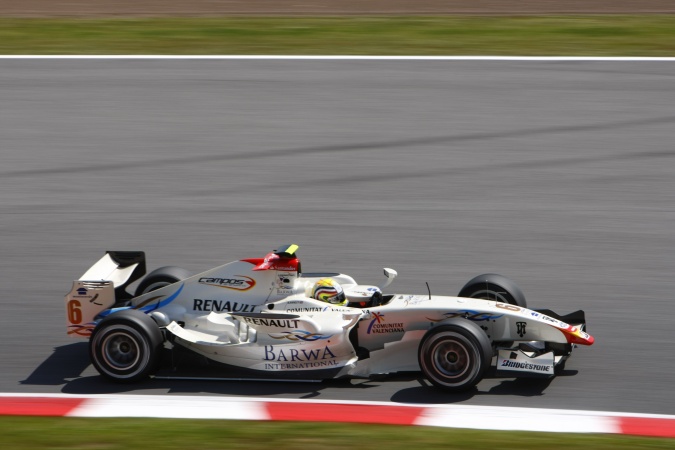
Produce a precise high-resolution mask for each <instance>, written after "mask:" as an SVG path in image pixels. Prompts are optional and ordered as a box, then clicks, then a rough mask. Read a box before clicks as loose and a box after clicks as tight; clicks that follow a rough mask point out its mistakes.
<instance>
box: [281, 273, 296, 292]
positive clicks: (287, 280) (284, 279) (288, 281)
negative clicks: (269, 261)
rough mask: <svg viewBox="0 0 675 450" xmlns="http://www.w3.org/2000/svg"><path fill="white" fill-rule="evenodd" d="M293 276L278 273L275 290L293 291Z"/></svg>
mask: <svg viewBox="0 0 675 450" xmlns="http://www.w3.org/2000/svg"><path fill="white" fill-rule="evenodd" d="M294 278H295V275H294V274H290V273H279V274H277V289H293V279H294Z"/></svg>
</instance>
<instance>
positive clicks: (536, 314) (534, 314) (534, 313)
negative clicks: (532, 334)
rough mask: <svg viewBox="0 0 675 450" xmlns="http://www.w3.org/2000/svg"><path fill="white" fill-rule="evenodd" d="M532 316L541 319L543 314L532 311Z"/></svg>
mask: <svg viewBox="0 0 675 450" xmlns="http://www.w3.org/2000/svg"><path fill="white" fill-rule="evenodd" d="M530 315H531V316H532V317H540V316H541V314H539V313H538V312H534V311H531V312H530Z"/></svg>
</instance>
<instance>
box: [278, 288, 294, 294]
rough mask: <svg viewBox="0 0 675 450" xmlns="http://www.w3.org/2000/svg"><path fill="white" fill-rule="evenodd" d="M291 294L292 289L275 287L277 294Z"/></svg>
mask: <svg viewBox="0 0 675 450" xmlns="http://www.w3.org/2000/svg"><path fill="white" fill-rule="evenodd" d="M291 294H293V290H292V289H277V295H291Z"/></svg>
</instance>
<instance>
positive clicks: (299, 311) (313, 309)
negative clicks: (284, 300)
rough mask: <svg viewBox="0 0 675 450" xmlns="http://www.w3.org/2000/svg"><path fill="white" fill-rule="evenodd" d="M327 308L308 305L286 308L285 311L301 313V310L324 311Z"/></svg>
mask: <svg viewBox="0 0 675 450" xmlns="http://www.w3.org/2000/svg"><path fill="white" fill-rule="evenodd" d="M327 309H328V306H326V307H325V308H316V307H310V308H286V312H289V313H290V312H295V313H303V312H322V311H326V310H327Z"/></svg>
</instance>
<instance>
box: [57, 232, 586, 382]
mask: <svg viewBox="0 0 675 450" xmlns="http://www.w3.org/2000/svg"><path fill="white" fill-rule="evenodd" d="M297 250H298V246H297V245H295V244H292V245H283V246H280V247H278V248H277V249H276V250H274V251H273V252H270V253H268V254H267V255H266V256H265V257H264V258H250V259H241V260H238V261H233V262H230V263H228V264H225V265H222V266H219V267H215V268H213V269H210V270H207V271H205V272H202V273H199V274H196V275H191V274H189V273H187V271H185V270H183V269H181V268H178V267H174V266H168V267H161V268H159V269H157V270H154V271H152V272H150V273H148V274H147V275H146V274H145V272H146V261H145V253H144V252H140V251H134V252H121V251H108V252H107V253H106V254H105V256H103V258H101V259H100V260H99V261H98V262H97V263H95V264H94V265H93V266H92V267H91V268H90V269H89V270H87V271H86V273H85V274H84V275H83V276H82V277H81V278H80V279H79V280H77V281H74V282H73V287H72V289H71V291H70V292H69V293H68V294H67V295H66V297H65V306H66V317H67V330H68V331H67V332H68V335H69V336H72V337H76V338H86V339H89V355H90V358H91V362H92V363H93V365H94V367H95V368H96V370H97V371H98V372H99V373H100V374H101V375H102V376H103V377H105V378H107V379H109V380H112V381H116V382H133V381H137V380H141V379H144V378H147V377H149V376H153V375H154V374H155V373H156V371H157V370H158V367H159V364H160V359H161V357H162V354H163V353H164V350H165V349H166V348H174V347H176V346H180V348H182V349H187V350H188V351H189V352H194V354H197V355H201V356H202V357H204V358H206V359H207V360H208V361H209V363H210V364H211V365H215V366H216V367H218V369H222V371H223V373H224V374H225V375H227V374H228V373H234V372H235V371H236V372H237V373H238V374H241V373H245V374H246V375H247V376H251V377H255V378H274V379H288V378H291V379H299V380H307V379H311V380H325V379H332V378H343V377H357V378H369V377H373V376H376V375H381V374H392V373H397V372H409V371H421V372H422V373H423V375H424V377H425V378H426V379H428V380H429V381H430V382H431V383H432V384H433V385H435V386H437V387H439V388H441V389H444V390H446V391H450V392H460V391H465V390H468V389H471V388H473V387H474V386H475V385H476V384H477V383H479V382H480V381H481V379H483V377H484V376H485V374H486V371H488V369H490V373H494V375H495V376H504V377H521V376H539V377H552V376H554V375H555V374H556V373H557V372H558V371H559V370H560V369H561V368H562V367H564V364H565V362H566V360H567V359H568V358H569V357H570V355H571V353H572V350H573V348H575V347H576V346H577V345H592V344H593V342H594V338H593V337H592V336H591V335H589V334H588V333H587V332H586V319H585V314H584V312H583V311H576V312H573V313H571V314H567V315H565V316H561V315H558V314H556V313H554V312H553V311H550V310H542V309H539V310H537V309H528V308H527V304H526V300H525V296H524V295H523V293H522V291H521V290H520V289H519V288H518V286H517V285H516V284H515V283H514V282H513V281H511V280H509V279H508V278H506V277H503V276H501V275H497V274H484V275H479V276H477V277H474V278H473V279H472V280H470V281H469V282H468V283H466V285H464V287H463V288H462V289H461V290H460V292H459V294H458V295H457V296H438V295H431V293H430V292H428V293H426V294H421V295H417V294H415V295H409V294H383V290H384V289H385V288H386V287H387V286H389V284H390V283H391V282H392V281H393V280H394V278H395V277H396V276H397V272H396V271H395V270H393V269H390V268H385V269H384V275H385V281H384V282H383V283H382V284H381V285H379V286H374V285H360V284H358V283H357V282H356V281H355V280H354V278H352V277H351V276H349V275H346V274H343V273H337V272H336V273H303V272H302V270H301V263H300V259H299V258H298V256H297ZM132 284H135V285H136V287H135V290H134V292H133V294H132V293H130V292H128V291H129V286H130V285H132ZM493 369H494V370H493Z"/></svg>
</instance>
